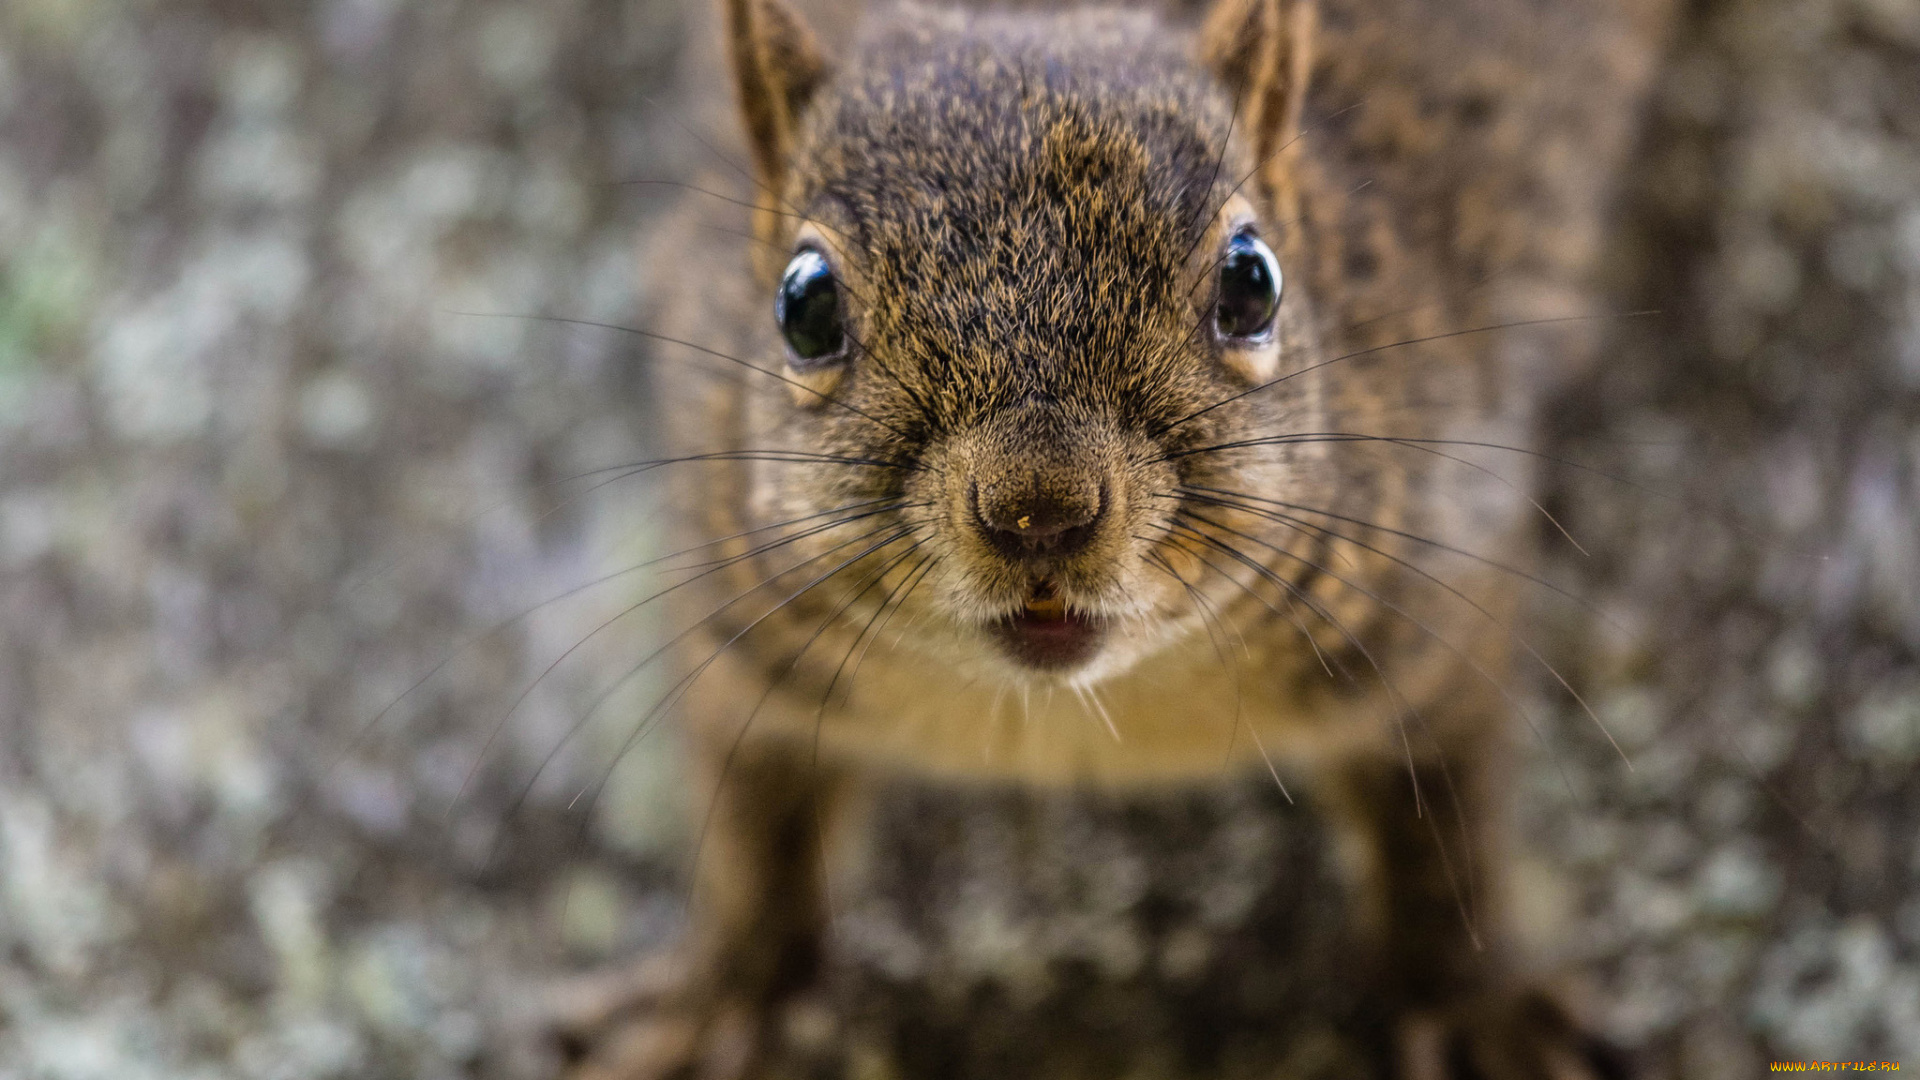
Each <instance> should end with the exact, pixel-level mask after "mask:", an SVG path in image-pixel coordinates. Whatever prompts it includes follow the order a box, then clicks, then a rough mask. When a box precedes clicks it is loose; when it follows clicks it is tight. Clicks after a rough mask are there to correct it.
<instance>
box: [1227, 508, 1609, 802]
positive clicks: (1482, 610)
mask: <svg viewBox="0 0 1920 1080" xmlns="http://www.w3.org/2000/svg"><path fill="white" fill-rule="evenodd" d="M1206 501H1208V502H1210V503H1212V504H1213V505H1216V506H1221V507H1225V508H1227V509H1238V510H1241V511H1242V512H1244V513H1251V514H1258V515H1260V516H1262V517H1267V518H1269V519H1271V520H1274V521H1277V522H1279V523H1281V524H1284V525H1287V526H1289V527H1291V528H1296V529H1312V530H1314V531H1316V532H1318V533H1320V534H1321V535H1324V536H1330V537H1333V538H1335V539H1338V540H1344V541H1346V542H1347V543H1349V544H1353V545H1354V546H1356V547H1359V548H1362V549H1364V550H1366V551H1371V552H1373V553H1374V554H1376V555H1379V556H1381V557H1382V558H1385V559H1390V560H1392V561H1393V562H1394V563H1395V564H1397V565H1399V566H1402V567H1405V568H1406V569H1407V570H1409V571H1411V572H1413V573H1415V574H1417V575H1419V576H1420V577H1421V578H1423V579H1425V580H1427V581H1429V582H1431V583H1433V584H1434V585H1437V586H1439V587H1440V588H1442V589H1444V590H1446V591H1447V592H1448V593H1450V594H1451V595H1453V596H1454V597H1456V598H1458V599H1459V600H1460V601H1462V602H1463V603H1465V604H1466V605H1467V606H1469V607H1471V608H1472V609H1473V610H1474V611H1476V612H1478V613H1479V614H1480V615H1482V616H1484V617H1485V618H1486V619H1487V620H1488V621H1489V622H1491V623H1493V625H1494V626H1495V627H1497V628H1499V629H1500V630H1501V632H1502V633H1504V634H1505V635H1506V637H1507V640H1509V641H1511V642H1513V643H1514V644H1515V645H1518V646H1519V647H1520V648H1521V649H1523V650H1525V652H1526V654H1527V655H1528V656H1530V657H1532V658H1533V659H1534V660H1535V661H1536V662H1537V663H1539V665H1540V666H1541V667H1543V668H1545V669H1546V671H1547V673H1548V674H1549V675H1552V676H1553V678H1554V681H1556V682H1558V683H1559V684H1560V686H1561V688H1562V689H1564V690H1566V692H1567V693H1568V694H1569V695H1571V696H1572V698H1573V700H1574V701H1576V702H1578V703H1579V705H1580V708H1581V709H1582V711H1584V712H1585V713H1586V714H1587V717H1588V718H1589V719H1591V720H1592V721H1593V723H1594V726H1596V727H1598V728H1599V729H1600V734H1602V735H1604V736H1606V739H1607V742H1608V743H1609V744H1611V745H1612V746H1613V749H1614V752H1615V753H1617V754H1619V755H1620V760H1621V762H1622V763H1623V764H1625V765H1626V767H1627V771H1629V772H1632V771H1633V760H1632V759H1631V758H1629V757H1628V756H1627V752H1626V750H1624V749H1623V748H1621V746H1620V743H1619V741H1618V740H1617V739H1615V738H1614V737H1613V732H1611V731H1609V730H1608V729H1607V725H1606V724H1605V723H1604V722H1602V721H1601V719H1600V717H1599V715H1598V714H1596V713H1595V712H1594V711H1593V707H1592V706H1591V705H1588V704H1587V699H1586V698H1584V697H1582V696H1581V694H1580V692H1579V691H1578V690H1575V689H1574V688H1573V684H1572V683H1570V682H1568V681H1567V679H1566V677H1565V676H1563V675H1561V674H1560V671H1559V669H1558V668H1556V667H1554V666H1553V665H1552V664H1550V663H1548V662H1547V659H1546V657H1544V656H1541V655H1540V653H1539V652H1538V651H1537V650H1536V649H1534V647H1533V645H1532V644H1531V643H1529V642H1528V641H1527V640H1526V639H1525V638H1523V637H1521V636H1520V635H1519V634H1518V633H1516V632H1515V631H1514V629H1513V628H1512V627H1511V626H1509V625H1508V624H1507V623H1506V622H1504V621H1502V620H1501V619H1500V618H1499V617H1498V616H1496V615H1494V614H1493V612H1491V611H1488V610H1487V609H1486V607H1485V606H1483V605H1482V604H1480V602H1479V601H1476V600H1475V599H1473V598H1472V597H1470V596H1468V595H1467V594H1466V593H1463V592H1461V591H1460V590H1459V589H1457V588H1455V587H1454V586H1452V585H1451V584H1448V583H1447V582H1445V581H1442V580H1441V579H1440V578H1438V577H1436V576H1435V575H1433V574H1431V573H1429V572H1428V571H1427V570H1426V569H1425V568H1424V567H1421V566H1418V565H1416V564H1415V563H1413V562H1410V561H1409V560H1407V559H1404V558H1401V557H1400V556H1398V555H1395V554H1393V553H1392V552H1389V551H1386V550H1384V549H1382V548H1379V547H1375V546H1374V545H1372V544H1369V543H1367V542H1366V541H1364V540H1358V539H1355V538H1354V537H1351V536H1347V535H1346V534H1344V533H1340V532H1335V531H1334V530H1332V529H1330V528H1328V527H1326V526H1324V525H1318V524H1315V523H1313V522H1309V521H1303V520H1301V519H1299V518H1296V517H1292V516H1290V515H1287V514H1280V513H1276V512H1272V511H1266V510H1261V509H1259V508H1257V507H1246V506H1235V505H1233V504H1231V503H1229V502H1227V501H1225V500H1219V499H1211V498H1208V499H1206ZM1249 539H1251V538H1249ZM1255 542H1256V543H1258V542H1259V541H1255ZM1335 580H1338V579H1335ZM1509 701H1511V699H1509ZM1514 707H1515V709H1516V710H1518V708H1519V706H1518V704H1517V703H1515V706H1514ZM1521 716H1523V717H1526V720H1527V726H1528V727H1529V728H1532V729H1533V733H1534V737H1535V738H1537V739H1540V740H1541V745H1542V747H1545V746H1546V742H1545V737H1544V736H1543V735H1542V734H1541V732H1540V729H1539V728H1538V727H1536V726H1535V725H1534V723H1533V719H1532V717H1530V716H1527V714H1526V713H1525V712H1524V711H1522V712H1521ZM1556 763H1557V759H1556ZM1561 778H1562V780H1564V781H1566V784H1567V793H1568V794H1569V795H1571V794H1573V783H1572V779H1571V778H1570V777H1568V776H1567V775H1566V773H1565V770H1564V769H1562V771H1561Z"/></svg>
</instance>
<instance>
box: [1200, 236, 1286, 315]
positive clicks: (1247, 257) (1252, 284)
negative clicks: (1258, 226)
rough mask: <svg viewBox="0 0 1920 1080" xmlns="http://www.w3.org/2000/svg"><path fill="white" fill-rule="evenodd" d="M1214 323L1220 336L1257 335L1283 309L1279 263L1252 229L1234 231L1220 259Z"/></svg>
mask: <svg viewBox="0 0 1920 1080" xmlns="http://www.w3.org/2000/svg"><path fill="white" fill-rule="evenodd" d="M1216 304H1217V305H1218V306H1216V307H1215V308H1214V312H1213V325H1214V326H1215V327H1216V328H1217V329H1218V330H1219V331H1220V336H1221V337H1228V338H1258V337H1263V336H1265V334H1266V333H1267V331H1268V330H1269V329H1271V328H1272V327H1273V313H1274V312H1275V311H1278V310H1279V308H1280V263H1279V261H1278V260H1276V259H1275V258H1274V257H1273V250H1272V249H1271V248H1269V247H1267V245H1266V244H1264V243H1262V242H1261V240H1260V238H1259V237H1257V236H1255V235H1253V234H1252V233H1250V232H1243V233H1235V234H1234V236H1233V239H1231V240H1228V241H1227V252H1226V255H1225V256H1224V257H1223V258H1221V260H1220V292H1219V299H1218V300H1217V301H1216Z"/></svg>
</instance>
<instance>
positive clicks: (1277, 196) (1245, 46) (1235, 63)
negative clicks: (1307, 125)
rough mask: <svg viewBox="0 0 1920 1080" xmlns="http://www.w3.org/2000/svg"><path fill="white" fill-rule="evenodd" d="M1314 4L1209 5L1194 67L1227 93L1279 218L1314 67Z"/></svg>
mask: <svg viewBox="0 0 1920 1080" xmlns="http://www.w3.org/2000/svg"><path fill="white" fill-rule="evenodd" d="M1316 12H1317V9H1316V8H1315V7H1314V3H1313V0H1214V3H1213V9H1212V10H1211V11H1209V12H1208V13H1207V18H1206V22H1205V23H1203V24H1202V25H1201V28H1200V60H1201V62H1202V63H1204V64H1206V65H1207V67H1208V68H1210V69H1212V71H1213V73H1214V74H1215V75H1217V76H1218V77H1219V78H1220V80H1221V81H1222V82H1224V83H1226V85H1227V88H1228V89H1230V90H1232V91H1233V95H1234V99H1235V101H1236V103H1237V107H1238V115H1239V117H1240V121H1239V124H1240V130H1242V131H1245V132H1247V133H1249V135H1250V136H1251V142H1252V143H1253V153H1254V161H1255V162H1256V164H1257V167H1258V169H1259V173H1260V179H1261V182H1262V186H1263V187H1264V188H1265V189H1266V191H1267V194H1268V195H1269V196H1270V197H1272V198H1273V199H1274V200H1275V201H1276V203H1278V204H1279V205H1278V206H1277V207H1276V209H1277V210H1279V211H1280V212H1281V213H1283V214H1290V213H1291V211H1290V210H1288V209H1286V207H1287V206H1288V204H1290V203H1292V201H1293V192H1292V190H1291V188H1292V185H1291V183H1290V182H1289V180H1288V169H1287V167H1286V165H1287V159H1288V158H1289V157H1290V156H1291V155H1292V153H1293V152H1294V150H1293V147H1294V140H1296V139H1297V138H1298V137H1299V135H1300V111H1301V109H1302V107H1304V106H1305V104H1306V99H1307V79H1308V76H1309V74H1310V72H1311V69H1312V67H1313V34H1314V25H1315V21H1316Z"/></svg>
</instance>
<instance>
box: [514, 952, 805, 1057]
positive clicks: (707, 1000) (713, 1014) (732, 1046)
mask: <svg viewBox="0 0 1920 1080" xmlns="http://www.w3.org/2000/svg"><path fill="white" fill-rule="evenodd" d="M682 966H683V965H681V964H677V963H675V962H674V958H672V957H664V956H663V957H651V958H649V959H648V960H646V961H644V962H642V963H641V964H639V965H637V966H636V967H634V968H632V969H630V970H628V971H623V972H616V973H611V974H608V975H602V976H593V977H588V978H585V979H581V980H577V981H574V982H572V983H569V984H566V985H564V986H562V987H560V988H559V989H558V990H557V991H556V992H555V993H554V994H552V995H551V997H550V1000H549V1007H548V1009H547V1010H546V1013H547V1017H548V1030H549V1031H550V1033H551V1034H552V1036H553V1037H554V1038H555V1039H556V1040H557V1041H558V1042H559V1044H560V1047H561V1049H562V1052H563V1056H564V1057H565V1058H566V1059H567V1060H568V1062H569V1064H568V1067H567V1070H566V1072H565V1073H564V1074H563V1075H564V1077H565V1080H790V1078H791V1080H800V1078H804V1077H808V1076H811V1075H813V1074H815V1073H817V1072H819V1071H820V1070H819V1069H818V1068H816V1067H815V1066H817V1065H818V1064H820V1062H818V1061H815V1060H814V1059H815V1058H817V1057H819V1056H820V1052H821V1051H822V1050H823V1049H824V1048H825V1047H826V1046H828V1045H830V1044H831V1042H832V1041H833V1037H834V1035H835V1030H834V1029H835V1028H836V1027H837V1024H836V1022H835V1020H834V1018H833V1016H832V1014H831V1013H830V1012H829V1011H828V1010H826V1009H825V1008H823V1007H820V1006H818V1005H815V1004H813V1003H811V1002H809V1001H807V1000H806V999H805V998H804V997H802V998H797V999H793V1000H788V1001H781V1002H769V1001H764V1000H755V999H754V998H753V997H751V996H749V995H745V994H739V995H732V994H725V993H717V992H714V991H711V990H701V989H696V988H695V987H693V986H692V985H691V984H690V983H689V982H687V981H685V980H684V979H682V978H678V977H676V969H679V968H681V967H682Z"/></svg>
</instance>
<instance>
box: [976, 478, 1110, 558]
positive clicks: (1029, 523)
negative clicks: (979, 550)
mask: <svg viewBox="0 0 1920 1080" xmlns="http://www.w3.org/2000/svg"><path fill="white" fill-rule="evenodd" d="M972 502H973V517H974V524H975V525H976V526H978V527H979V529H980V535H981V536H983V537H985V538H986V541H987V543H989V544H991V545H992V546H993V548H994V550H996V551H998V552H999V553H1000V554H1002V555H1004V556H1006V557H1007V558H1009V559H1012V560H1014V561H1016V562H1027V561H1032V560H1037V559H1057V558H1065V557H1067V556H1069V555H1072V554H1074V553H1075V552H1078V551H1079V550H1080V549H1082V548H1084V547H1086V546H1087V544H1088V542H1089V541H1091V540H1092V539H1093V535H1094V531H1095V529H1097V528H1098V527H1099V524H1100V518H1101V516H1102V515H1103V514H1105V513H1106V507H1107V488H1106V485H1105V484H1100V485H1098V486H1097V487H1095V486H1089V487H1088V488H1086V489H1085V490H1081V491H1072V490H1066V491H1063V490H1059V489H1056V488H1052V487H1047V486H1042V485H1040V484H1030V485H1022V486H1020V487H1016V488H1012V489H1011V490H1008V489H1006V488H1001V489H1000V490H994V489H989V490H988V491H987V492H984V493H983V492H982V491H981V490H980V485H979V483H978V482H976V483H975V484H974V485H973V488H972Z"/></svg>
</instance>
